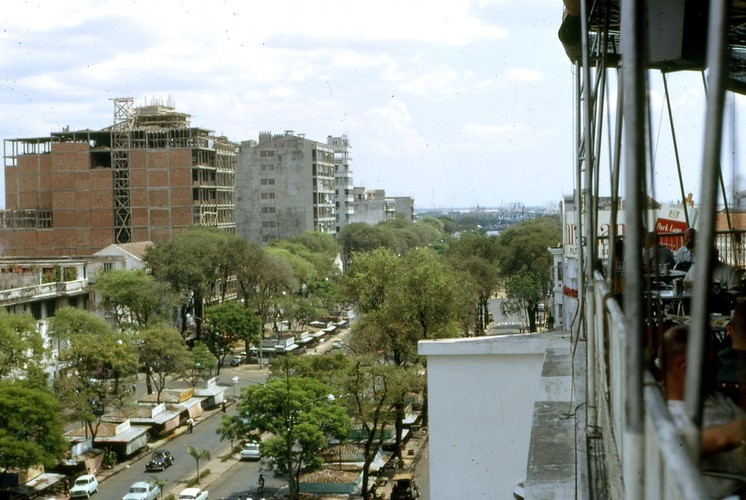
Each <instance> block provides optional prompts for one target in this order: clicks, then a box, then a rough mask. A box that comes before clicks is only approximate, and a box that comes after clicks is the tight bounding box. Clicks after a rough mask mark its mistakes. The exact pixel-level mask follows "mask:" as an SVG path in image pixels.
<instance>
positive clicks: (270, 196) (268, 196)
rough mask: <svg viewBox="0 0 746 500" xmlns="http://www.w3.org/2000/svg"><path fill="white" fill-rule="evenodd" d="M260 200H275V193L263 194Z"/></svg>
mask: <svg viewBox="0 0 746 500" xmlns="http://www.w3.org/2000/svg"><path fill="white" fill-rule="evenodd" d="M260 199H262V200H274V199H275V193H261V195H260Z"/></svg>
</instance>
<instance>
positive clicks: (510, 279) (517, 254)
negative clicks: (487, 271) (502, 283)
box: [498, 217, 562, 332]
mask: <svg viewBox="0 0 746 500" xmlns="http://www.w3.org/2000/svg"><path fill="white" fill-rule="evenodd" d="M561 237H562V226H561V223H560V220H559V218H558V217H543V218H540V219H535V220H529V221H526V222H522V223H520V224H518V225H516V226H514V227H511V228H510V229H507V230H506V231H505V232H503V233H502V234H501V235H500V237H499V238H498V243H499V253H498V262H499V269H500V275H501V276H502V277H504V278H505V279H506V290H505V292H506V295H507V300H506V301H504V302H503V304H502V305H501V307H502V309H503V312H504V313H507V312H510V311H513V312H515V311H519V310H522V311H524V312H525V314H526V317H527V319H528V323H529V330H530V331H532V332H535V331H536V313H537V312H538V310H539V303H540V302H542V301H543V300H544V298H545V297H547V295H548V293H549V291H550V286H551V281H550V279H549V271H550V268H551V265H552V258H551V255H549V252H548V251H547V248H549V247H551V246H554V245H556V244H557V242H558V241H560V240H561Z"/></svg>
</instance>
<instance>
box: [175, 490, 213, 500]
mask: <svg viewBox="0 0 746 500" xmlns="http://www.w3.org/2000/svg"><path fill="white" fill-rule="evenodd" d="M179 500H208V496H207V492H206V491H205V490H201V489H199V488H184V489H183V490H181V493H179Z"/></svg>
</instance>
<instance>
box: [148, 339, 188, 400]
mask: <svg viewBox="0 0 746 500" xmlns="http://www.w3.org/2000/svg"><path fill="white" fill-rule="evenodd" d="M137 338H138V352H139V356H140V363H142V365H143V366H144V367H145V373H146V376H147V377H148V380H149V382H150V383H151V384H152V385H153V386H155V392H156V402H157V403H160V402H161V393H162V392H163V390H164V389H165V388H166V382H167V381H168V380H169V379H172V378H175V377H177V376H179V375H181V374H183V373H185V372H188V371H189V369H190V368H191V366H192V362H191V353H190V352H189V349H188V348H187V346H186V344H185V343H184V339H183V338H182V337H181V334H180V333H179V332H178V331H177V330H175V329H173V328H169V327H166V326H162V325H159V326H154V327H151V328H147V329H145V330H142V331H141V332H139V333H138V335H137Z"/></svg>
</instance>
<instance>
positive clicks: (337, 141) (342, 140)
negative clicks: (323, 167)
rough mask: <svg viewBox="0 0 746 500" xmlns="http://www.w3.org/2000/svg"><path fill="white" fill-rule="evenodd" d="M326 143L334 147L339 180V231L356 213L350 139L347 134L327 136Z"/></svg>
mask: <svg viewBox="0 0 746 500" xmlns="http://www.w3.org/2000/svg"><path fill="white" fill-rule="evenodd" d="M326 143H327V144H328V145H329V146H331V147H333V148H334V167H335V170H336V182H337V232H340V231H341V230H342V228H343V227H345V226H346V225H347V224H349V223H350V222H351V218H352V216H353V214H354V213H355V209H354V206H353V201H354V197H353V194H352V188H353V186H352V169H351V168H350V163H351V162H352V157H351V156H350V149H351V148H352V146H350V141H349V139H347V136H346V135H343V136H341V137H332V136H331V135H330V136H328V137H327V138H326Z"/></svg>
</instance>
